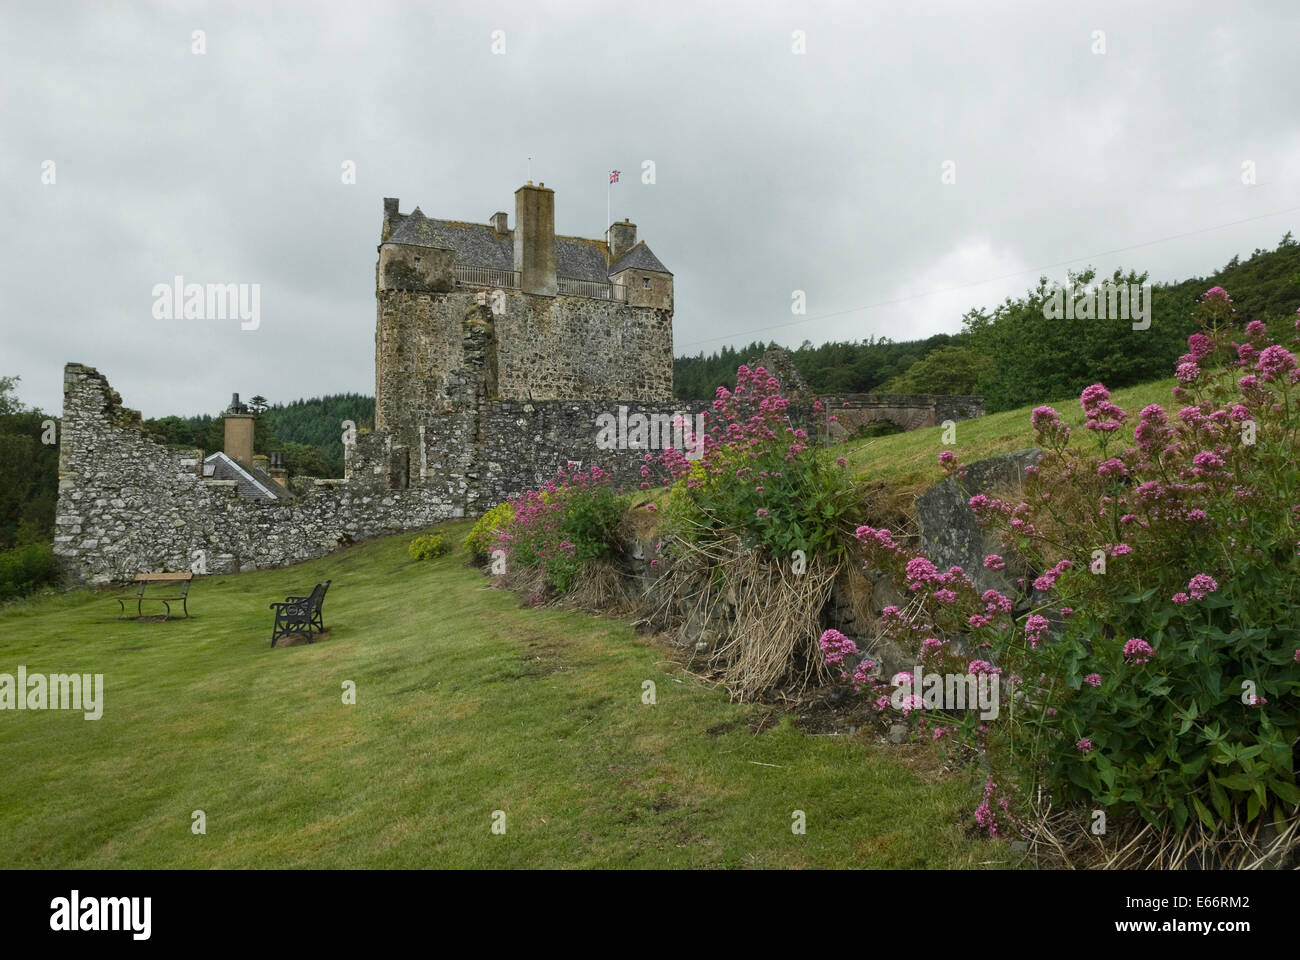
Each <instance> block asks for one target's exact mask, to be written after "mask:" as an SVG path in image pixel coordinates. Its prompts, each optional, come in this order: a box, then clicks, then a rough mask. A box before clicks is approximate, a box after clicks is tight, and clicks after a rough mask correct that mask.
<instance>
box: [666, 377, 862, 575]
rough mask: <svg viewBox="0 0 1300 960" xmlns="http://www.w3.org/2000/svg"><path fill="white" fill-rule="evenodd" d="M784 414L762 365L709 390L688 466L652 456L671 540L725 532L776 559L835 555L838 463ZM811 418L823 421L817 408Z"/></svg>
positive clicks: (845, 529) (842, 491) (844, 512)
mask: <svg viewBox="0 0 1300 960" xmlns="http://www.w3.org/2000/svg"><path fill="white" fill-rule="evenodd" d="M788 407H789V401H788V400H786V399H785V398H784V397H783V396H781V392H780V384H779V383H778V381H777V380H776V378H775V377H772V376H769V375H768V373H767V371H766V370H765V369H764V368H763V367H756V368H754V369H753V370H751V369H750V368H749V367H747V366H741V367H740V368H739V369H738V370H737V371H736V389H735V391H734V392H733V391H730V390H728V389H727V388H726V387H718V390H717V396H716V399H715V400H714V401H713V407H712V412H711V413H710V414H709V418H710V422H711V423H712V424H713V425H714V430H715V433H712V434H706V435H705V436H704V437H702V438H692V439H694V440H695V442H696V443H698V444H699V445H700V450H701V456H700V458H699V459H698V460H694V461H692V460H688V459H687V457H686V455H685V454H684V453H683V452H682V451H678V450H671V449H670V450H666V451H665V452H664V453H663V455H662V456H661V457H660V458H659V465H661V466H662V467H663V469H664V470H665V472H666V473H667V475H668V481H667V485H668V486H669V487H670V488H671V491H672V493H671V496H670V497H669V501H668V515H669V518H670V521H671V525H672V526H673V528H674V530H675V531H676V532H677V533H678V535H680V536H683V537H686V538H687V539H696V538H699V537H704V538H709V537H711V536H713V535H716V534H719V533H722V532H726V533H733V534H737V535H739V536H740V537H741V538H742V540H744V541H746V542H747V543H748V544H750V545H751V546H759V547H761V548H763V549H764V550H765V552H766V553H767V554H768V555H769V556H771V557H777V558H780V559H782V560H784V559H787V558H789V556H790V555H791V553H792V552H793V551H795V550H802V551H804V554H805V556H809V557H810V556H812V555H813V554H820V555H822V556H826V557H830V556H834V557H837V558H838V557H842V556H843V555H844V553H845V549H844V546H843V544H844V542H845V541H846V539H847V538H848V534H849V532H850V530H851V528H850V527H849V524H848V519H847V517H848V514H849V512H850V511H851V510H853V508H854V507H855V505H856V496H855V491H854V487H853V483H852V481H851V479H850V478H849V476H848V473H847V471H846V469H845V467H846V465H847V464H846V463H845V461H844V460H843V458H838V459H837V458H835V457H834V456H832V455H831V454H830V453H829V452H827V450H826V449H825V448H824V447H821V446H818V445H817V444H816V443H815V442H814V441H813V440H812V439H811V438H810V437H809V436H808V433H807V431H806V430H804V429H803V428H802V427H797V426H795V425H794V424H792V423H791V422H790V419H789V417H788V415H787V413H786V410H787V408H788ZM813 411H814V413H815V414H816V415H818V416H820V417H823V418H825V416H826V411H825V407H824V405H823V404H822V403H821V401H816V402H815V403H814V404H813ZM828 419H834V418H828ZM652 463H653V458H652V457H651V455H649V454H647V455H646V464H645V466H643V467H642V470H641V474H642V476H643V477H645V478H647V479H648V478H649V477H650V476H651V473H652V470H651V464H652Z"/></svg>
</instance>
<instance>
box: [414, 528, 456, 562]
mask: <svg viewBox="0 0 1300 960" xmlns="http://www.w3.org/2000/svg"><path fill="white" fill-rule="evenodd" d="M449 550H451V547H450V546H448V544H447V543H445V542H444V541H443V537H442V534H441V533H426V534H424V535H423V536H419V537H416V538H415V539H414V540H412V541H411V543H410V545H409V546H408V547H407V548H406V552H407V553H409V554H410V555H411V559H412V560H433V559H435V558H436V557H441V556H443V555H444V554H446V553H447V552H448V551H449Z"/></svg>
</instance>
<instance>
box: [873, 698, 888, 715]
mask: <svg viewBox="0 0 1300 960" xmlns="http://www.w3.org/2000/svg"><path fill="white" fill-rule="evenodd" d="M872 706H873V707H875V708H876V712H877V713H884V712H885V711H886V710H888V709H889V698H888V697H876V700H875V702H874V703H873V704H872Z"/></svg>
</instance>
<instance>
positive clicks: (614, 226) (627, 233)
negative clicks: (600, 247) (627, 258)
mask: <svg viewBox="0 0 1300 960" xmlns="http://www.w3.org/2000/svg"><path fill="white" fill-rule="evenodd" d="M605 243H606V245H607V246H608V247H609V262H610V263H611V264H612V263H613V262H614V261H615V260H617V259H618V258H619V257H621V256H623V254H625V253H627V252H628V251H629V250H631V249H632V248H633V247H635V246H636V224H635V223H632V222H631V221H629V220H624V221H623V222H622V223H611V224H610V225H609V229H608V230H606V231H605Z"/></svg>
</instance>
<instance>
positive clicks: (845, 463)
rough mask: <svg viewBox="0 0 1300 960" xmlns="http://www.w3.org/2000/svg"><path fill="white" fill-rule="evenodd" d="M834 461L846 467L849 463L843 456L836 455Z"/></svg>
mask: <svg viewBox="0 0 1300 960" xmlns="http://www.w3.org/2000/svg"><path fill="white" fill-rule="evenodd" d="M835 463H836V464H837V465H839V466H841V467H847V466H848V465H849V462H848V461H847V460H846V459H844V458H843V457H836V458H835Z"/></svg>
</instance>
